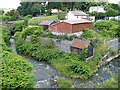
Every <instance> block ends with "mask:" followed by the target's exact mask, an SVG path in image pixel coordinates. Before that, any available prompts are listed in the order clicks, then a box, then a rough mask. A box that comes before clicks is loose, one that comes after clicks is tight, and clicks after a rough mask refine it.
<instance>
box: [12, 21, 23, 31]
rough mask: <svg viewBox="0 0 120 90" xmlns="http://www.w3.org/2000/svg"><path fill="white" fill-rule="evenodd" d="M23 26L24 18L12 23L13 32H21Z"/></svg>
mask: <svg viewBox="0 0 120 90" xmlns="http://www.w3.org/2000/svg"><path fill="white" fill-rule="evenodd" d="M23 27H24V20H21V21H17V22H15V23H14V25H13V30H14V33H15V32H21V31H22V29H23Z"/></svg>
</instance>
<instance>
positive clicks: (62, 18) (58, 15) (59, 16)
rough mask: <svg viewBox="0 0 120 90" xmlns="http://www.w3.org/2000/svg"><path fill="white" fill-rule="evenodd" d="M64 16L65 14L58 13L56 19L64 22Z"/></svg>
mask: <svg viewBox="0 0 120 90" xmlns="http://www.w3.org/2000/svg"><path fill="white" fill-rule="evenodd" d="M65 15H66V12H58V14H57V17H58V19H60V20H64V19H65Z"/></svg>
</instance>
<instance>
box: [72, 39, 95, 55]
mask: <svg viewBox="0 0 120 90" xmlns="http://www.w3.org/2000/svg"><path fill="white" fill-rule="evenodd" d="M84 48H88V51H87V53H86V57H90V56H93V49H94V46H93V44H92V43H91V42H90V41H89V40H81V39H75V40H73V41H72V43H71V45H70V49H71V52H76V53H78V52H81V51H82V50H83V49H84Z"/></svg>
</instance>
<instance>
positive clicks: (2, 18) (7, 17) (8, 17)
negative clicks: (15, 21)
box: [0, 16, 12, 21]
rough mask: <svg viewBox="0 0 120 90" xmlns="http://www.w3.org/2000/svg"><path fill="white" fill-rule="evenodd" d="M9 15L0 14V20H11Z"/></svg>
mask: <svg viewBox="0 0 120 90" xmlns="http://www.w3.org/2000/svg"><path fill="white" fill-rule="evenodd" d="M11 18H12V17H11V16H0V20H2V21H11Z"/></svg>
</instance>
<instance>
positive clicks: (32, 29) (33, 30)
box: [22, 26, 43, 37]
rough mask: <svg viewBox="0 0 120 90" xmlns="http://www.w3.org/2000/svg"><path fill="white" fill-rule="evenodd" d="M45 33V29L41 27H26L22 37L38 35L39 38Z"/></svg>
mask: <svg viewBox="0 0 120 90" xmlns="http://www.w3.org/2000/svg"><path fill="white" fill-rule="evenodd" d="M42 32H43V27H40V26H33V27H29V26H28V27H26V28H25V30H24V31H23V33H22V35H23V36H24V37H25V36H29V35H32V34H34V35H36V36H39V35H40V34H41V33H42Z"/></svg>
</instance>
